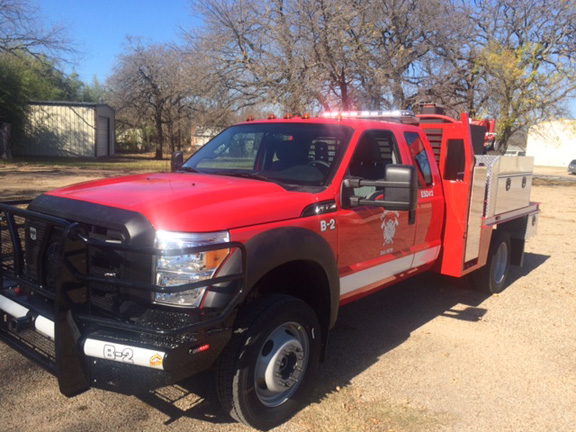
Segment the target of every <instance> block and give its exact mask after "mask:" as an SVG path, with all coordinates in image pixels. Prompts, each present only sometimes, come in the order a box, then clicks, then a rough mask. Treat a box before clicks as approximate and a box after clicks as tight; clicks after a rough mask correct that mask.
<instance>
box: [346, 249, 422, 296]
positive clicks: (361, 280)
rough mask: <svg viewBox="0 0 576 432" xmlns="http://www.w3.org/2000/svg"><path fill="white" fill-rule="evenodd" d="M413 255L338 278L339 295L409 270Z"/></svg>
mask: <svg viewBox="0 0 576 432" xmlns="http://www.w3.org/2000/svg"><path fill="white" fill-rule="evenodd" d="M413 256H414V255H408V256H405V257H402V258H398V259H395V260H394V261H389V262H387V263H384V264H379V265H377V266H374V267H370V268H369V269H366V270H361V271H359V272H356V273H353V274H351V275H348V276H344V277H343V278H340V295H341V296H342V295H344V294H348V293H350V292H352V291H356V290H357V289H360V288H364V287H366V286H368V285H371V284H374V283H376V282H379V281H381V280H384V279H387V278H389V277H391V276H394V275H396V274H398V273H402V272H403V271H406V270H410V266H411V265H412V258H413Z"/></svg>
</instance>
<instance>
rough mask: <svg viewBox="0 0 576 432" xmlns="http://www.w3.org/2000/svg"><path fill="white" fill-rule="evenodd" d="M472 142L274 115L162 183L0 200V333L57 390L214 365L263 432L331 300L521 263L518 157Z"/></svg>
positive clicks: (526, 167)
mask: <svg viewBox="0 0 576 432" xmlns="http://www.w3.org/2000/svg"><path fill="white" fill-rule="evenodd" d="M485 132H486V130H485V129H484V128H482V127H481V126H479V125H474V124H471V122H470V121H469V118H468V116H467V115H466V114H462V116H461V118H460V119H459V120H456V119H453V118H450V117H447V116H445V115H441V114H438V113H426V114H421V115H419V116H414V115H413V114H412V113H411V112H409V111H398V112H347V113H343V112H342V113H327V114H324V115H322V116H320V117H317V118H311V117H310V116H308V115H302V116H294V117H290V116H287V117H285V118H283V119H276V118H274V117H273V116H270V118H269V119H267V120H260V121H247V122H245V123H242V124H238V125H235V126H232V127H230V128H228V129H226V130H225V131H223V132H222V133H221V134H220V135H218V136H217V137H216V138H214V139H213V140H212V141H211V142H209V143H208V144H207V145H206V146H204V147H203V148H201V149H200V150H199V151H198V152H197V153H195V154H194V155H193V156H192V157H191V158H190V159H188V160H187V161H186V162H184V161H183V160H182V156H181V154H180V155H175V157H173V167H174V168H173V172H171V173H161V174H147V175H136V176H130V177H124V178H116V179H105V180H99V181H94V182H88V183H83V184H79V185H75V186H70V187H65V188H61V189H57V190H54V191H52V192H49V193H45V194H42V195H40V196H39V197H37V198H36V199H34V200H32V201H31V202H29V203H22V202H21V203H3V204H1V205H0V215H1V216H2V219H1V222H0V224H1V225H0V230H1V237H0V239H1V245H0V246H1V252H2V255H1V266H0V275H1V278H2V279H1V281H2V283H1V285H0V288H1V290H0V315H1V316H2V320H0V337H1V339H2V340H3V341H4V342H5V343H6V344H7V345H9V346H11V347H13V348H14V349H16V350H18V351H19V352H21V353H22V354H24V355H25V356H27V357H28V358H31V359H33V360H35V361H36V362H38V363H40V364H41V365H42V366H44V367H45V368H46V369H48V370H49V371H51V372H52V373H54V374H55V375H56V377H57V379H58V384H59V386H60V390H61V392H62V393H63V394H64V395H66V396H73V395H76V394H78V393H80V392H83V391H85V390H86V389H88V388H90V387H100V388H106V389H109V390H113V391H120V392H127V391H137V390H138V388H139V387H144V388H149V387H151V386H161V385H165V384H168V383H171V382H175V381H178V380H181V379H183V378H185V377H188V376H190V375H192V374H194V373H197V372H199V371H202V370H205V369H207V368H210V367H214V369H215V376H216V381H217V389H218V395H219V399H220V401H221V403H222V405H223V406H224V408H225V409H226V410H227V412H229V413H230V414H231V415H232V416H233V417H234V418H235V419H236V420H238V421H241V422H243V423H245V424H248V425H250V426H252V427H255V428H259V429H268V428H271V427H273V426H275V425H278V424H280V423H282V422H284V421H286V420H287V419H288V418H290V416H292V415H293V414H294V413H295V412H296V411H297V409H298V407H299V406H300V405H301V402H302V400H303V398H304V396H305V394H306V388H307V387H308V386H309V385H310V383H311V382H312V381H313V378H314V373H315V371H316V369H317V365H318V363H319V361H320V359H321V358H322V357H323V356H324V355H325V353H326V351H327V341H328V333H329V330H330V329H331V328H332V327H333V326H334V324H335V322H336V318H337V315H338V310H339V308H340V307H341V306H342V305H344V304H346V303H348V302H351V301H353V300H355V299H358V298H360V297H363V296H366V295H369V294H370V293H373V292H375V291H377V290H380V289H382V288H385V287H387V286H390V285H392V284H395V283H397V282H399V281H402V280H405V279H407V278H409V277H412V276H414V275H416V274H419V273H422V272H426V271H432V272H436V273H441V274H444V275H449V276H453V277H465V276H466V277H467V276H470V283H471V284H474V285H476V286H477V287H478V288H480V289H483V290H485V291H487V292H489V293H496V292H499V291H501V290H502V289H503V288H504V286H505V283H506V276H507V274H508V269H509V265H510V264H513V265H521V264H522V259H523V254H524V245H525V241H526V239H528V238H529V237H530V236H532V235H533V234H534V233H535V231H536V226H537V220H538V214H539V207H538V204H536V203H532V202H530V188H531V183H532V169H533V167H532V164H533V161H532V159H531V158H526V157H500V156H487V155H484V154H483V153H484V151H483V150H484V149H483V147H484V137H485ZM328 351H329V350H328Z"/></svg>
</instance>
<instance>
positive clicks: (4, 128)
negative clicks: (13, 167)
mask: <svg viewBox="0 0 576 432" xmlns="http://www.w3.org/2000/svg"><path fill="white" fill-rule="evenodd" d="M10 131H11V124H10V123H2V122H0V158H2V160H11V159H12V151H11V150H10V144H11V143H10V135H11V134H10Z"/></svg>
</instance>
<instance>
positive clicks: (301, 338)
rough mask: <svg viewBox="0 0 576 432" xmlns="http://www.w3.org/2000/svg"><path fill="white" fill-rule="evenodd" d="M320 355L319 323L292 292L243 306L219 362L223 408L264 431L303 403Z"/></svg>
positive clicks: (287, 416)
mask: <svg viewBox="0 0 576 432" xmlns="http://www.w3.org/2000/svg"><path fill="white" fill-rule="evenodd" d="M319 359H320V325H319V322H318V318H317V316H316V314H315V313H314V311H313V310H312V308H310V306H308V304H306V303H304V302H303V301H301V300H299V299H296V298H294V297H290V296H284V295H273V296H266V297H262V298H260V299H257V300H255V301H254V302H253V303H252V304H250V305H248V307H247V308H245V309H244V310H242V311H240V313H239V316H238V319H237V321H236V324H235V329H234V334H233V336H232V339H231V341H230V342H229V344H228V346H227V347H226V349H225V350H224V352H223V353H222V355H221V357H220V360H219V362H218V366H217V372H216V384H217V391H218V397H219V399H220V403H221V404H222V407H223V408H224V409H225V410H226V411H227V412H228V413H229V414H230V415H231V416H232V417H233V418H234V419H236V420H238V421H239V422H241V423H244V424H246V425H248V426H251V427H253V428H256V429H260V430H268V429H271V428H273V427H275V426H278V425H280V424H282V423H284V422H285V421H286V420H288V419H289V418H290V417H292V416H293V415H294V414H295V413H296V412H298V410H299V409H300V408H301V406H302V403H303V402H304V399H305V395H306V391H307V389H308V387H309V385H310V384H311V383H312V381H313V378H314V375H315V372H316V370H317V367H318V363H319Z"/></svg>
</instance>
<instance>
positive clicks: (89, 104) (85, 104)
mask: <svg viewBox="0 0 576 432" xmlns="http://www.w3.org/2000/svg"><path fill="white" fill-rule="evenodd" d="M28 103H29V104H30V105H48V106H70V107H85V108H97V107H100V106H105V107H108V108H110V109H111V110H112V111H115V110H114V108H112V107H111V106H110V105H108V104H105V103H97V102H70V101H35V100H31V101H28Z"/></svg>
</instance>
